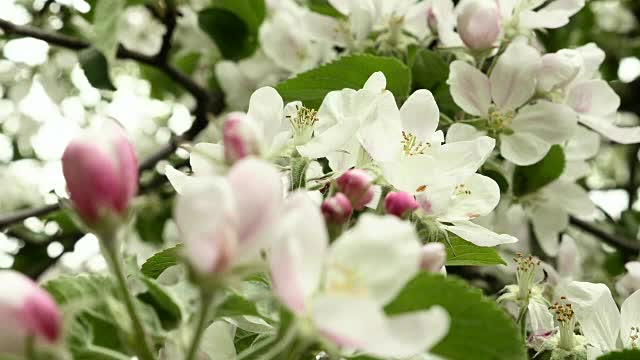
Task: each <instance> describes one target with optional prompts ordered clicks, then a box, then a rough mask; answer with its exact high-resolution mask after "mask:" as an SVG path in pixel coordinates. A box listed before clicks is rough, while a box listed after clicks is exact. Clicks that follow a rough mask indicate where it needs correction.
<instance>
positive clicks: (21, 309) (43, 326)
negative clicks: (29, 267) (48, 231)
mask: <svg viewBox="0 0 640 360" xmlns="http://www.w3.org/2000/svg"><path fill="white" fill-rule="evenodd" d="M0 289H1V290H2V291H1V292H0V314H1V316H2V325H0V353H13V354H21V353H22V352H23V351H24V349H25V342H26V341H27V338H28V337H29V336H34V337H35V338H36V339H38V340H42V341H44V342H46V343H49V344H54V343H57V342H58V341H59V340H60V338H61V335H62V316H61V314H60V310H59V309H58V305H57V304H56V302H55V301H54V300H53V298H52V297H51V295H49V293H47V292H46V291H45V290H43V289H42V288H40V287H39V286H38V285H37V284H36V283H34V282H33V281H32V280H31V279H29V278H28V277H26V276H24V275H22V274H21V273H19V272H16V271H13V270H2V271H0Z"/></svg>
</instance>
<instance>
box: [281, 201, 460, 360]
mask: <svg viewBox="0 0 640 360" xmlns="http://www.w3.org/2000/svg"><path fill="white" fill-rule="evenodd" d="M284 222H285V225H284V231H283V233H282V236H281V237H280V238H279V239H278V240H277V241H276V242H275V243H274V244H273V247H272V249H271V253H270V263H271V275H272V280H273V287H274V291H275V293H276V295H277V296H278V297H279V298H280V300H281V301H282V302H283V303H284V304H285V305H286V306H287V307H288V308H289V309H290V310H291V311H293V312H294V314H296V315H297V316H298V317H299V318H300V319H301V320H302V321H303V323H302V325H303V324H309V325H311V327H312V329H314V331H316V332H317V333H318V334H319V335H321V336H322V337H323V338H325V339H326V340H328V341H329V342H332V343H334V344H335V345H337V346H338V347H340V348H342V349H343V350H346V351H349V350H356V351H362V352H365V353H368V354H371V355H374V356H380V357H384V358H390V357H391V358H403V357H409V356H413V355H416V354H421V353H424V352H425V351H427V350H428V349H429V348H431V347H432V346H433V345H435V344H436V343H437V342H438V341H440V340H441V339H442V338H443V337H444V336H445V335H446V333H447V330H448V328H449V317H448V315H447V313H446V312H445V311H444V310H443V309H442V308H440V307H432V308H431V309H429V310H426V311H417V312H411V313H406V314H401V315H395V316H387V315H385V313H384V311H383V307H384V305H386V304H387V303H389V302H390V301H391V300H393V299H394V298H395V297H396V295H397V294H398V292H399V291H400V290H401V289H402V287H403V286H404V284H405V283H406V282H407V281H409V280H410V279H412V278H413V277H414V275H416V274H417V273H418V271H419V268H420V245H419V242H418V238H417V234H416V232H415V229H414V228H413V226H412V225H411V224H410V223H407V222H403V221H401V220H399V219H398V218H396V217H393V216H377V215H371V214H364V215H362V216H361V217H360V219H359V220H358V223H357V225H356V226H354V227H353V228H352V229H350V230H348V231H346V232H345V233H343V234H342V235H341V236H340V237H339V238H338V239H337V240H336V241H335V242H333V243H332V244H331V246H329V244H328V242H329V241H328V236H327V230H326V228H325V225H324V220H323V218H322V215H321V214H320V211H319V209H318V207H317V206H316V205H314V204H313V202H312V201H311V200H310V199H309V198H308V197H307V196H306V195H305V194H304V193H294V194H292V195H291V196H290V198H289V199H288V200H287V203H286V205H285V215H284ZM381 263H385V264H387V265H385V266H384V267H383V268H381V267H380V264H381Z"/></svg>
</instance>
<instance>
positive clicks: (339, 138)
mask: <svg viewBox="0 0 640 360" xmlns="http://www.w3.org/2000/svg"><path fill="white" fill-rule="evenodd" d="M359 127H360V123H359V120H358V119H356V118H348V119H344V120H343V121H342V122H339V123H337V124H335V125H333V126H332V127H330V128H329V129H327V130H326V131H325V132H323V133H321V134H319V135H317V136H314V137H313V138H312V139H311V140H310V141H309V142H308V143H306V144H305V145H301V146H298V147H297V149H298V152H300V154H301V155H302V156H304V157H308V158H310V159H319V158H322V157H325V156H327V154H329V153H331V152H334V151H345V150H347V148H348V146H347V145H349V144H352V143H353V141H352V140H354V137H355V135H356V132H357V131H358V128H359ZM349 148H350V147H349Z"/></svg>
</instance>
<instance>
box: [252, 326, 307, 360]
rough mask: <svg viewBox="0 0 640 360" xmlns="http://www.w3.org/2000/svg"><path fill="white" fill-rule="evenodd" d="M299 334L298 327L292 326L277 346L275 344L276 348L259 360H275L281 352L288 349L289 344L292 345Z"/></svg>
mask: <svg viewBox="0 0 640 360" xmlns="http://www.w3.org/2000/svg"><path fill="white" fill-rule="evenodd" d="M297 332H298V329H297V327H296V326H295V325H292V326H291V327H290V328H288V329H287V332H286V333H285V334H284V336H283V337H282V339H280V341H279V342H278V343H277V344H275V346H273V347H272V348H271V349H269V351H268V352H266V353H265V354H264V355H262V357H260V358H259V360H271V359H274V358H275V357H276V356H278V355H279V354H280V353H281V352H283V351H284V350H285V349H286V348H287V346H289V344H291V342H292V341H293V340H294V339H295V338H296V334H297Z"/></svg>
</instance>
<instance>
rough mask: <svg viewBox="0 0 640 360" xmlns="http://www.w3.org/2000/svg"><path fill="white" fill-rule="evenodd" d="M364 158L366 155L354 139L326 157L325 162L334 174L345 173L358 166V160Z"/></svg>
mask: <svg viewBox="0 0 640 360" xmlns="http://www.w3.org/2000/svg"><path fill="white" fill-rule="evenodd" d="M365 156H366V153H365V151H364V149H363V148H362V146H361V145H360V142H359V141H358V139H356V138H353V139H351V141H349V142H348V143H347V144H345V145H343V146H342V147H341V148H340V150H336V151H333V152H330V153H329V154H327V155H326V157H327V160H329V167H330V168H331V170H333V171H334V172H336V173H342V172H345V171H347V170H349V169H350V168H352V167H354V166H356V165H358V160H360V159H361V158H362V157H365Z"/></svg>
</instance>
